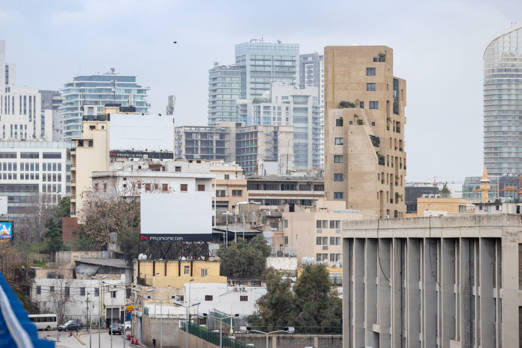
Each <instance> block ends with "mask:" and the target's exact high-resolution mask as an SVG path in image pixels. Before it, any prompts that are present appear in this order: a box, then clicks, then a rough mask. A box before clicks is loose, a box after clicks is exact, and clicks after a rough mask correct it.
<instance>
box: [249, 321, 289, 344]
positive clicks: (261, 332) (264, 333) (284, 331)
mask: <svg viewBox="0 0 522 348" xmlns="http://www.w3.org/2000/svg"><path fill="white" fill-rule="evenodd" d="M249 332H257V333H260V334H263V335H265V337H266V348H268V336H270V335H271V334H275V333H278V332H282V333H288V334H293V333H294V332H295V328H294V327H293V326H289V327H285V329H284V330H275V331H270V332H264V331H260V330H252V329H250V330H249Z"/></svg>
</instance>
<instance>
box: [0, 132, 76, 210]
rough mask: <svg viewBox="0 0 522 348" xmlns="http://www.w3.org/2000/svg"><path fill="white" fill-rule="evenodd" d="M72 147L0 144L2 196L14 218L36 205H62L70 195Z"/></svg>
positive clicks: (0, 187) (62, 144)
mask: <svg viewBox="0 0 522 348" xmlns="http://www.w3.org/2000/svg"><path fill="white" fill-rule="evenodd" d="M70 146H71V145H70V144H69V143H64V142H45V141H4V142H0V196H7V197H8V214H9V217H10V218H18V217H21V216H23V215H24V214H25V213H26V212H27V211H26V209H27V208H28V207H30V206H32V205H34V204H35V203H38V202H43V203H58V202H59V200H60V198H61V197H63V196H66V195H68V182H69V180H68V175H69V174H68V167H67V166H68V165H67V151H68V149H69V148H70Z"/></svg>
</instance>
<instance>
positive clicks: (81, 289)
mask: <svg viewBox="0 0 522 348" xmlns="http://www.w3.org/2000/svg"><path fill="white" fill-rule="evenodd" d="M80 296H85V288H84V287H82V288H80Z"/></svg>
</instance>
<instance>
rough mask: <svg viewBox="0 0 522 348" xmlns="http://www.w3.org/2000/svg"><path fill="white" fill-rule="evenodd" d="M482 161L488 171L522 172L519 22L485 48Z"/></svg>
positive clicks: (521, 35)
mask: <svg viewBox="0 0 522 348" xmlns="http://www.w3.org/2000/svg"><path fill="white" fill-rule="evenodd" d="M484 164H485V165H486V166H487V168H488V172H489V174H490V175H504V174H515V175H520V174H522V26H518V27H515V28H513V29H510V30H508V31H507V32H505V33H503V34H501V35H499V36H497V37H496V38H494V39H493V40H491V41H490V42H489V44H488V45H487V47H486V49H485V51H484Z"/></svg>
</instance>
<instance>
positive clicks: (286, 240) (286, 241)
mask: <svg viewBox="0 0 522 348" xmlns="http://www.w3.org/2000/svg"><path fill="white" fill-rule="evenodd" d="M285 245H288V236H285Z"/></svg>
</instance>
